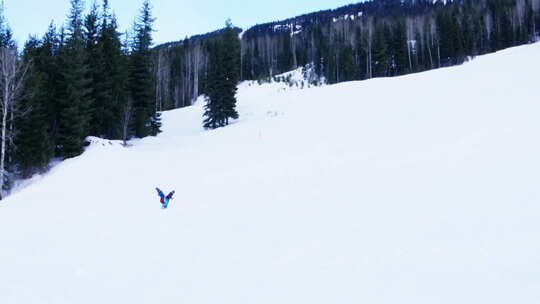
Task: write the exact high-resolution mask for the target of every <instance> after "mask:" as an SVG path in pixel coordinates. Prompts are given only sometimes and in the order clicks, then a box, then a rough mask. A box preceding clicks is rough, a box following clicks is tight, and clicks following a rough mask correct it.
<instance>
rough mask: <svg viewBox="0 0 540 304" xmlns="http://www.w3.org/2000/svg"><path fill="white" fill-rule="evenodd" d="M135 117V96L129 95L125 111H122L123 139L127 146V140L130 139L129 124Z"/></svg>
mask: <svg viewBox="0 0 540 304" xmlns="http://www.w3.org/2000/svg"><path fill="white" fill-rule="evenodd" d="M132 117H133V97H131V96H129V97H128V100H127V102H126V104H125V105H124V111H123V113H122V140H123V141H124V147H125V146H127V140H128V139H129V125H130V123H131V119H132Z"/></svg>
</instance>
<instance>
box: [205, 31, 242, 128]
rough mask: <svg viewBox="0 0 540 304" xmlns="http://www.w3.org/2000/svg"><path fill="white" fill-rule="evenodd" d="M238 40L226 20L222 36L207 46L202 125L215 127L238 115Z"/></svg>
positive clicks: (227, 122)
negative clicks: (207, 67)
mask: <svg viewBox="0 0 540 304" xmlns="http://www.w3.org/2000/svg"><path fill="white" fill-rule="evenodd" d="M239 61H240V41H239V39H238V35H237V33H236V32H235V30H234V28H233V26H232V24H231V22H230V21H227V24H226V28H225V30H224V33H223V35H222V37H220V38H218V39H217V41H216V42H215V43H214V44H213V45H212V46H211V48H210V66H211V69H210V71H209V73H208V80H207V90H206V92H207V104H206V106H205V110H206V111H205V113H204V116H205V117H206V119H205V120H204V127H205V128H207V129H215V128H219V127H224V126H226V125H228V124H229V120H230V119H238V112H237V111H236V91H237V84H238V81H239V80H240V62H239Z"/></svg>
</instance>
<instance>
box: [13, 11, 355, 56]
mask: <svg viewBox="0 0 540 304" xmlns="http://www.w3.org/2000/svg"><path fill="white" fill-rule="evenodd" d="M4 1H5V7H6V12H5V13H6V16H7V19H8V22H9V24H10V26H11V28H12V29H13V31H14V34H15V38H16V39H17V42H18V43H19V45H20V46H22V44H23V43H24V41H26V39H27V38H28V35H29V34H38V35H39V36H42V35H43V33H44V32H45V31H46V30H47V27H48V25H49V23H50V22H51V20H54V21H55V23H56V24H57V25H61V24H63V23H64V21H65V19H66V15H67V12H68V10H69V0H4ZM92 2H93V0H86V4H87V7H88V6H90V4H91V3H92ZM97 2H98V4H100V3H101V2H102V0H97ZM109 2H110V5H111V7H112V8H113V10H114V12H115V13H116V15H117V16H118V19H119V23H120V25H121V26H122V29H123V30H125V29H127V28H131V26H132V24H133V20H134V19H135V17H136V16H137V14H138V12H139V9H140V6H141V3H142V0H109ZM354 2H359V1H358V0H229V1H227V0H151V3H152V5H153V7H154V9H153V14H154V17H156V18H157V21H156V24H155V27H156V30H157V31H156V32H155V34H154V40H155V42H156V43H163V42H168V41H175V40H180V39H183V38H184V37H186V36H192V35H196V34H202V33H206V32H210V31H213V30H216V29H218V28H220V27H223V25H224V24H225V20H227V19H228V18H230V19H231V20H232V21H233V23H234V24H235V25H237V26H240V27H242V28H244V29H246V28H248V27H250V26H252V25H255V24H258V23H265V22H269V21H275V20H281V19H286V18H289V17H294V16H296V15H300V14H304V13H309V12H313V11H318V10H322V9H330V8H337V7H339V6H343V5H346V4H350V3H354Z"/></svg>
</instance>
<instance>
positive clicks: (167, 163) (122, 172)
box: [0, 44, 540, 304]
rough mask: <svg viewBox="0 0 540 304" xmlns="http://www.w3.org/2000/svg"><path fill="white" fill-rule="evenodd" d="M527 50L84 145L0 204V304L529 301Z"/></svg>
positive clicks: (538, 50)
mask: <svg viewBox="0 0 540 304" xmlns="http://www.w3.org/2000/svg"><path fill="white" fill-rule="evenodd" d="M539 54H540V44H534V45H527V46H523V47H518V48H513V49H508V50H505V51H502V52H498V53H495V54H492V55H486V56H481V57H478V58H476V59H475V60H473V61H471V62H469V63H466V64H464V65H462V66H458V67H452V68H445V69H439V70H435V71H431V72H426V73H420V74H414V75H408V76H401V77H395V78H379V79H373V80H368V81H363V82H347V83H341V84H337V85H331V86H323V87H316V88H310V89H304V90H300V89H299V88H298V87H293V88H290V87H288V86H287V85H286V84H283V83H272V84H263V85H258V84H257V83H256V82H244V83H243V84H242V85H241V86H240V91H239V94H238V98H239V113H240V117H241V119H240V120H239V121H237V122H235V123H234V124H233V125H231V126H229V127H227V128H222V129H218V130H215V131H204V130H202V128H201V124H202V118H201V115H202V112H203V108H202V106H203V103H202V100H200V99H199V101H198V103H196V104H195V105H194V106H191V107H187V108H184V109H179V110H174V111H169V112H165V113H163V133H161V134H160V135H159V136H157V137H154V138H146V139H142V140H138V141H133V142H132V143H131V144H132V145H131V147H129V148H124V147H122V146H121V145H119V144H118V143H116V142H107V141H101V140H95V141H94V143H93V144H92V145H91V146H90V147H89V148H88V150H87V151H86V152H85V153H84V154H83V155H82V156H80V157H77V158H74V159H70V160H67V161H65V162H63V163H61V164H59V165H58V166H56V167H55V168H54V169H53V170H52V171H51V172H50V173H48V174H47V175H46V176H43V177H42V178H40V179H36V180H35V182H34V183H33V184H32V185H30V186H28V187H27V188H25V189H22V190H21V191H20V192H18V193H15V194H14V195H12V196H11V197H9V198H8V199H6V200H4V201H2V202H1V204H0V244H1V249H0V303H3V304H34V303H36V304H37V303H40V304H41V303H54V304H64V303H65V304H73V303H77V304H86V303H88V304H90V303H91V304H95V303H104V304H106V303H130V304H137V303H141V304H143V303H162V304H168V303H171V304H172V303H189V304H195V303H212V304H214V303H235V304H240V303H246V304H247V303H250V304H251V303H259V304H264V303H273V304H274V303H291V304H292V303H311V304H314V303H321V304H322V303H325V304H326V303H388V304H393V303H411V304H412V303H414V304H428V303H429V304H432V303H438V304H445V303H448V304H455V303H463V304H476V303H490V304H495V303H501V304H503V303H504V304H506V303H521V304H533V303H539V301H540V280H539V276H538V274H539V273H540V260H539V256H540V243H539V242H538V241H537V239H538V232H539V231H540V224H539V222H538V218H539V217H540V206H539V205H538V201H539V199H540V188H539V187H538V181H539V176H538V172H540V159H539V157H538V155H540V142H539V141H538V134H540V121H539V120H538V113H539V111H540V105H539V103H538V71H540V61H539V60H538V56H539ZM156 186H159V187H161V188H162V189H163V190H164V191H168V190H172V189H176V191H177V192H176V198H175V199H174V200H173V201H172V203H171V205H170V208H169V209H167V210H163V209H161V208H160V204H159V202H158V198H157V195H156V193H155V190H154V187H156Z"/></svg>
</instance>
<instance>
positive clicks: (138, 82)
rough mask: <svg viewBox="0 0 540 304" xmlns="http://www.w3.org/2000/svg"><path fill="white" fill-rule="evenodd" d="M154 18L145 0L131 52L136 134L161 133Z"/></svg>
mask: <svg viewBox="0 0 540 304" xmlns="http://www.w3.org/2000/svg"><path fill="white" fill-rule="evenodd" d="M154 21H155V19H154V18H153V17H152V12H151V6H150V2H149V1H148V0H145V1H144V2H143V6H142V9H141V13H140V16H139V18H138V20H137V22H136V23H135V26H134V33H135V37H134V41H133V45H132V54H131V71H130V88H131V96H132V98H133V102H134V111H135V135H136V136H137V137H141V138H142V137H146V136H149V135H152V136H155V135H157V134H158V133H159V132H160V130H159V129H160V127H161V118H160V114H159V113H158V112H157V111H156V106H155V100H156V98H155V90H154V77H153V75H152V66H151V64H152V61H151V53H150V47H151V46H152V31H153V23H154Z"/></svg>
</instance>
